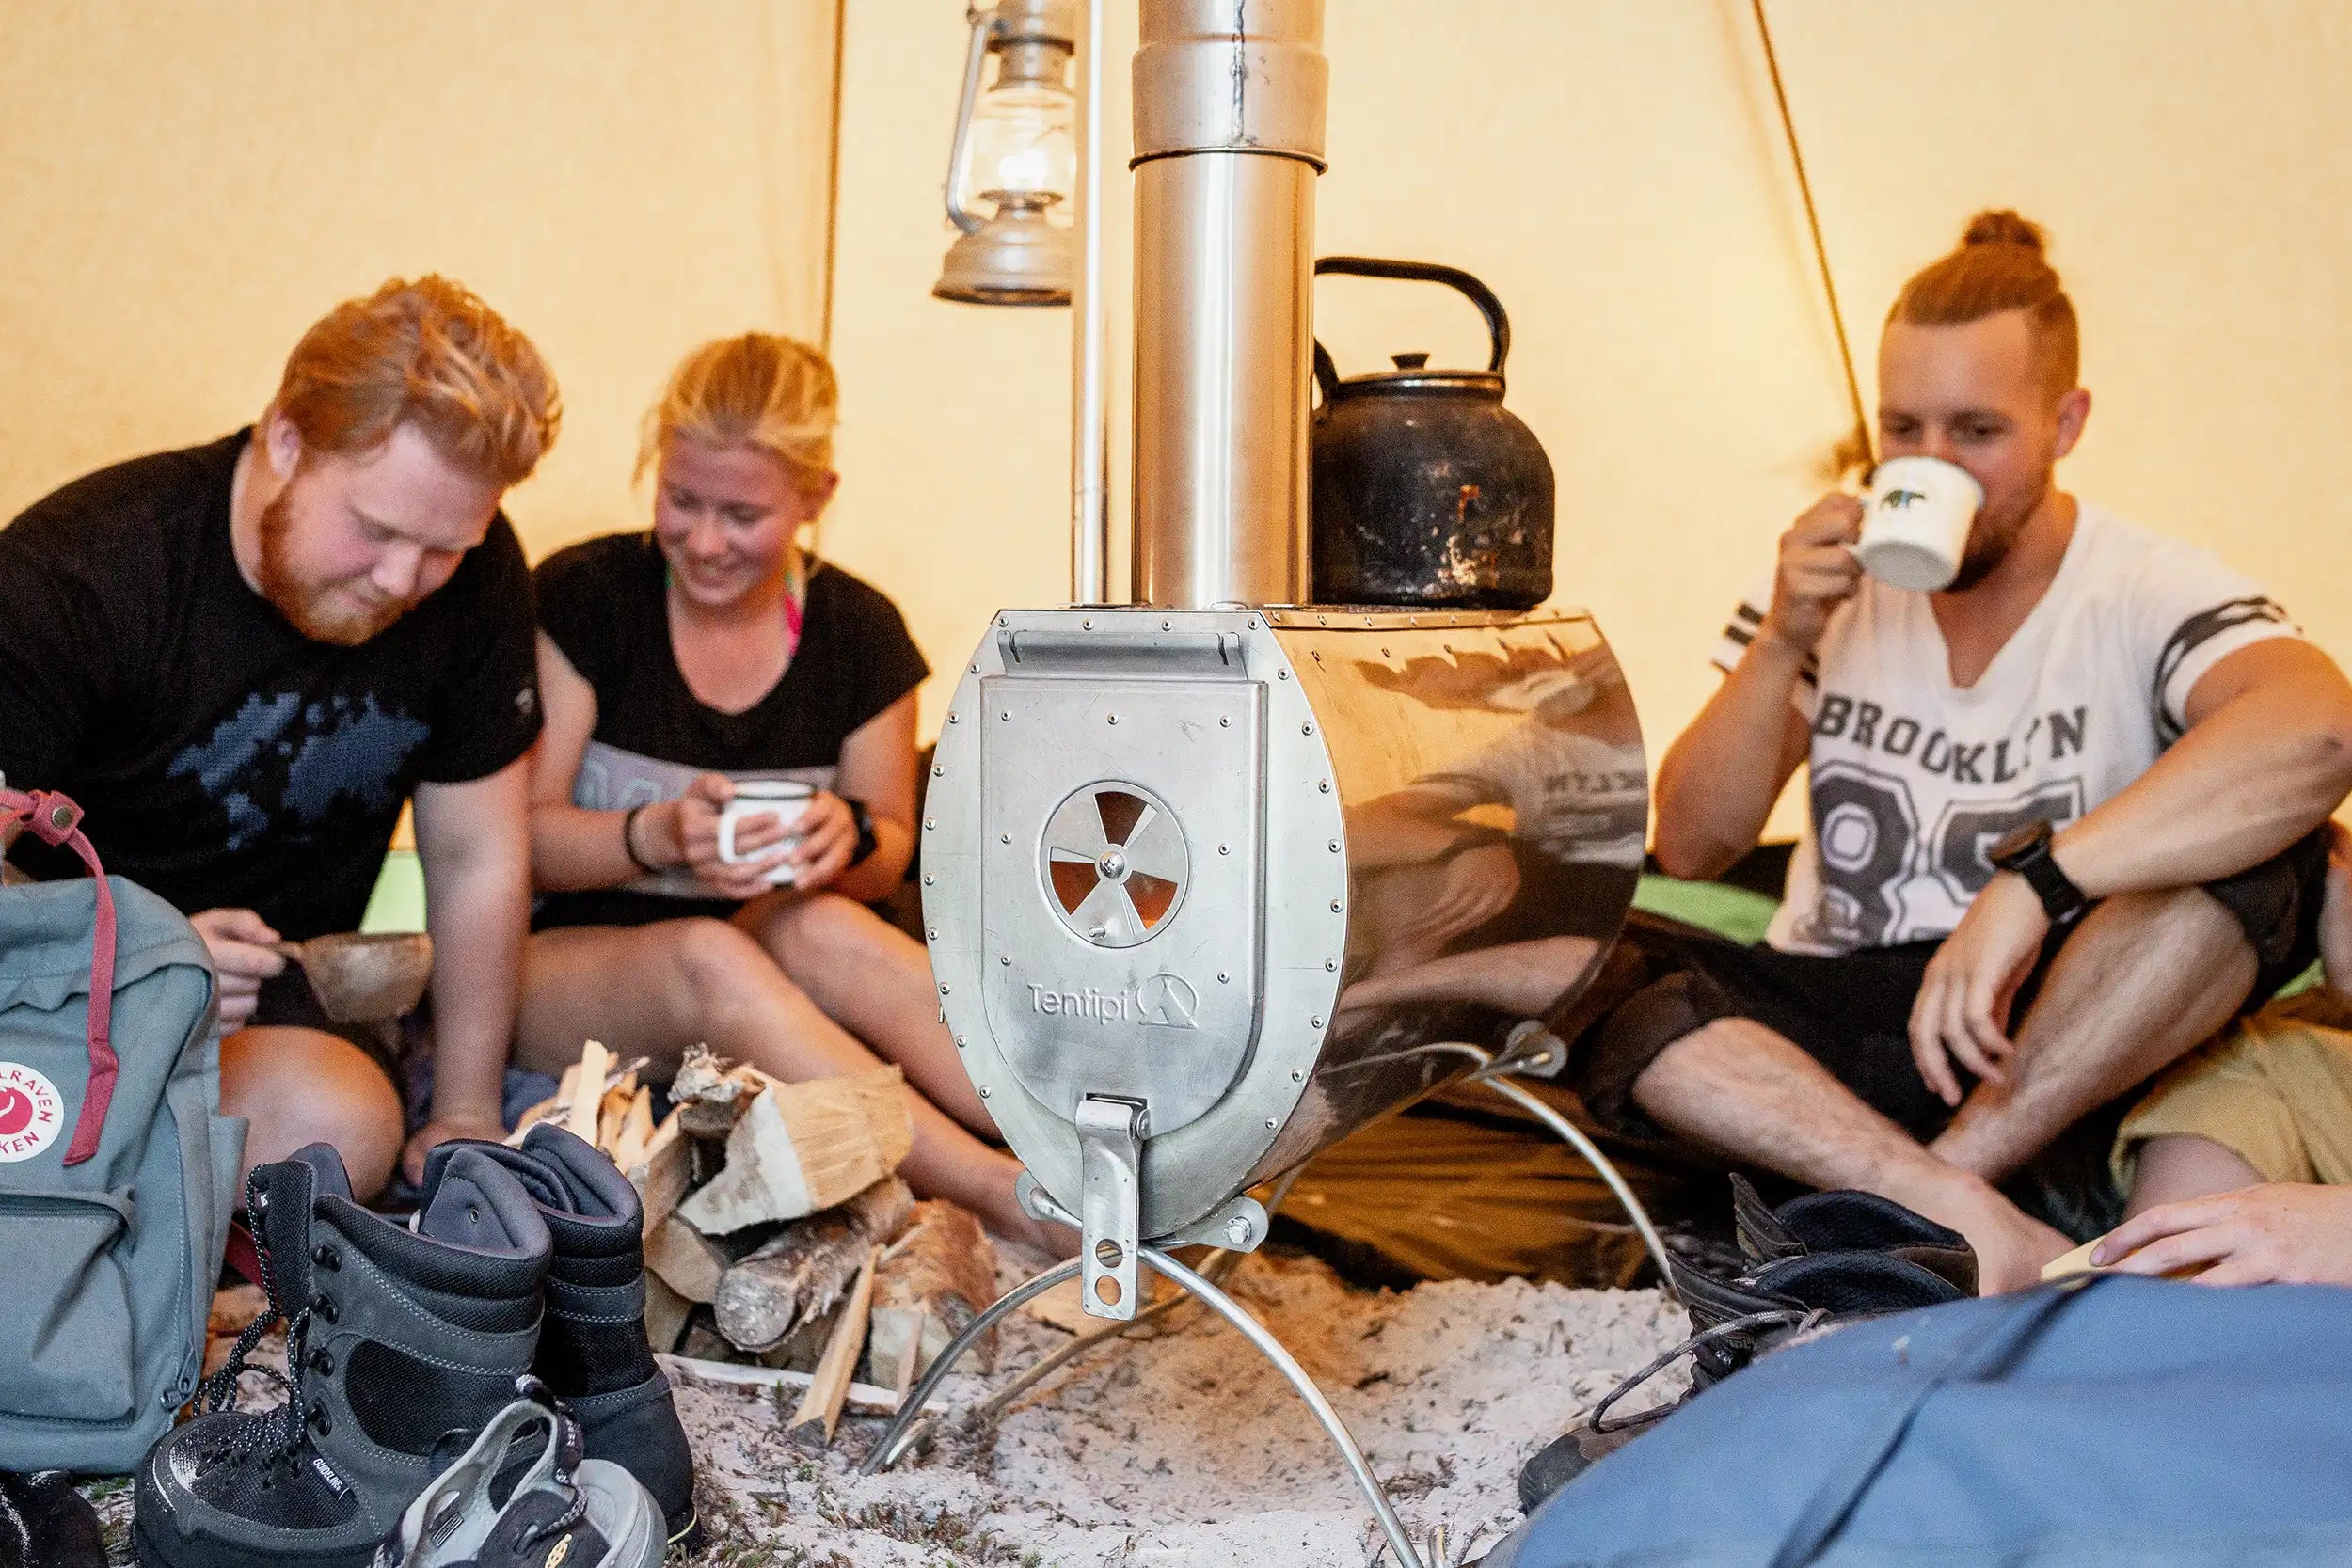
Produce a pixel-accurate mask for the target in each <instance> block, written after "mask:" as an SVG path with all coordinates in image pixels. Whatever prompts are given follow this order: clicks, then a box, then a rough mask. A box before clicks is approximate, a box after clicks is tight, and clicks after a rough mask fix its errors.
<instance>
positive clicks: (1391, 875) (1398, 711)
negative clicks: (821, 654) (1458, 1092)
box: [923, 608, 1647, 1316]
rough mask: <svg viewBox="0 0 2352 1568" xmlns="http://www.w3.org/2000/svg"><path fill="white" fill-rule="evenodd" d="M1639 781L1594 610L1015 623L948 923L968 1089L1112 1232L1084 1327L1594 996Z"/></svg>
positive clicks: (930, 806) (1242, 1240) (958, 750)
mask: <svg viewBox="0 0 2352 1568" xmlns="http://www.w3.org/2000/svg"><path fill="white" fill-rule="evenodd" d="M1646 784H1647V772H1646V768H1645V761H1644V757H1643V752H1642V744H1641V736H1640V732H1639V729H1638V727H1637V726H1636V724H1635V721H1634V719H1633V713H1632V706H1631V704H1630V702H1629V700H1628V698H1627V694H1626V691H1625V687H1624V684H1623V682H1622V680H1621V679H1620V678H1619V677H1618V674H1617V672H1616V667H1615V663H1614V660H1613V657H1611V655H1610V653H1609V650H1608V647H1607V644H1606V643H1605V642H1604V641H1602V639H1601V637H1600V634H1599V632H1598V631H1597V628H1596V627H1595V626H1594V625H1593V623H1592V621H1591V620H1590V618H1589V617H1587V616H1585V615H1582V614H1581V613H1578V612H1574V611H1561V612H1537V613H1535V614H1532V615H1519V616H1497V615H1479V614H1460V615H1446V614H1432V613H1428V612H1414V613H1405V612H1400V611H1392V610H1391V611H1380V610H1334V609H1327V608H1326V609H1304V610H1298V609H1285V608H1265V609H1258V610H1250V609H1234V610H1151V609H1118V610H1105V609H1084V610H1021V611H1008V612H1006V613H1004V614H1002V615H1000V616H998V617H997V619H996V622H995V625H994V626H993V628H992V631H991V634H990V636H989V637H988V638H987V640H986V641H984V642H983V643H982V644H981V646H980V648H979V650H978V652H977V656H976V657H974V659H973V660H972V662H971V664H970V666H969V667H968V668H967V670H966V672H965V673H964V676H963V678H962V681H961V684H960V685H959V687H958V688H957V690H956V694H955V698H954V700H953V703H952V704H951V706H950V710H949V715H948V721H947V723H946V726H945V728H944V729H943V731H942V735H941V738H940V744H939V749H938V752H937V754H936V757H935V759H934V764H933V769H932V777H931V778H930V781H929V788H928V791H927V794H926V798H925V802H924V813H923V883H924V886H923V901H924V919H925V927H926V930H927V934H928V936H929V939H930V957H931V963H932V968H933V970H934V972H935V974H936V976H937V979H938V982H939V990H940V1002H941V1006H942V1009H943V1010H944V1012H945V1014H946V1019H947V1022H948V1024H949V1026H950V1028H951V1030H952V1031H953V1033H954V1035H955V1037H956V1042H957V1045H958V1046H959V1048H960V1049H961V1053H962V1061H963V1064H964V1066H965V1068H966V1069H968V1070H969V1071H970V1073H971V1075H972V1078H973V1081H974V1082H975V1084H977V1085H978V1086H979V1089H980V1093H981V1094H982V1095H983V1096H984V1097H985V1098H986V1100H987V1102H988V1105H989V1108H990V1110H991V1112H992V1114H993V1116H994V1117H995V1119H996V1122H997V1125H998V1127H999V1128H1000V1129H1002V1131H1003V1132H1004V1134H1005V1137H1006V1139H1007V1141H1008V1142H1009V1143H1010V1145H1011V1146H1012V1148H1013V1150H1014V1152H1015V1153H1016V1154H1018V1155H1019V1156H1020V1158H1021V1160H1022V1162H1023V1164H1025V1165H1026V1166H1027V1168H1028V1170H1029V1172H1030V1174H1031V1175H1032V1176H1033V1177H1034V1178H1035V1180H1036V1181H1037V1182H1038V1184H1039V1185H1040V1186H1041V1187H1042V1188H1043V1190H1044V1192H1045V1193H1046V1194H1047V1195H1048V1196H1050V1197H1051V1198H1052V1199H1053V1200H1054V1202H1055V1203H1056V1204H1057V1205H1058V1206H1059V1207H1060V1208H1062V1209H1063V1210H1065V1211H1067V1212H1071V1213H1074V1214H1078V1215H1080V1216H1082V1218H1083V1219H1084V1220H1085V1222H1086V1224H1085V1228H1086V1231H1087V1240H1088V1243H1089V1244H1088V1246H1087V1248H1086V1251H1085V1254H1084V1257H1085V1259H1086V1286H1085V1291H1084V1297H1085V1299H1086V1301H1087V1305H1088V1309H1089V1310H1090V1311H1094V1312H1098V1313H1103V1314H1104V1315H1114V1314H1115V1315H1120V1316H1124V1315H1125V1313H1126V1311H1131V1310H1132V1309H1133V1307H1132V1304H1133V1301H1134V1297H1135V1293H1136V1292H1135V1286H1136V1280H1135V1275H1134V1259H1135V1254H1136V1247H1137V1244H1138V1243H1142V1242H1157V1243H1175V1242H1205V1243H1212V1244H1216V1245H1240V1246H1254V1245H1255V1244H1256V1243H1257V1241H1258V1240H1260V1239H1262V1238H1263V1227H1264V1216H1263V1212H1259V1211H1258V1209H1257V1206H1256V1205H1255V1204H1254V1203H1251V1202H1249V1201H1248V1199H1247V1198H1246V1197H1245V1196H1244V1195H1245V1194H1246V1193H1247V1192H1248V1189H1249V1188H1251V1187H1252V1186H1255V1185H1257V1184H1259V1183H1261V1182H1263V1181H1266V1180H1271V1179H1273V1178H1275V1177H1277V1176H1279V1175H1281V1174H1282V1173H1284V1172H1285V1171H1288V1170H1290V1169H1292V1168H1294V1167H1295V1166H1296V1165H1298V1164H1301V1163H1302V1162H1304V1161H1305V1160H1306V1159H1307V1158H1308V1157H1309V1156H1311V1155H1312V1154H1313V1153H1315V1152H1316V1151H1317V1150H1319V1149H1321V1148H1325V1147H1327V1145H1329V1144H1331V1143H1333V1142H1335V1141H1336V1140H1338V1139H1339V1138H1342V1137H1344V1136H1345V1135H1346V1134H1347V1133H1349V1132H1353V1131H1355V1130H1356V1129H1357V1128H1359V1127H1361V1126H1362V1125H1364V1124H1365V1123H1366V1122H1368V1121H1371V1120H1373V1119H1374V1118H1375V1117H1380V1116H1382V1115H1385V1114H1387V1113H1388V1112H1390V1111H1392V1110H1395V1109H1397V1108H1398V1107H1400V1106H1402V1105H1405V1104H1407V1103H1409V1102H1411V1101H1414V1100H1416V1099H1419V1098H1421V1097H1422V1095H1425V1094H1427V1093H1428V1092H1430V1091H1431V1090H1433V1089H1436V1088H1438V1087H1439V1086H1441V1085H1444V1084H1446V1083H1448V1082H1450V1081H1451V1080H1453V1079H1454V1078H1457V1077H1460V1076H1461V1075H1463V1074H1464V1073H1465V1072H1468V1071H1470V1069H1472V1068H1473V1067H1474V1066H1475V1065H1476V1061H1475V1058H1474V1057H1473V1056H1472V1055H1470V1053H1465V1052H1463V1051H1461V1050H1458V1049H1455V1046H1456V1044H1457V1042H1468V1043H1470V1044H1473V1045H1480V1046H1484V1047H1486V1049H1488V1050H1496V1051H1499V1050H1501V1049H1502V1048H1503V1046H1504V1044H1505V1041H1506V1038H1507V1037H1508V1035H1509V1033H1510V1031H1511V1030H1512V1029H1513V1028H1514V1026H1516V1025H1518V1024H1520V1023H1522V1022H1525V1021H1528V1020H1540V1019H1541V1018H1543V1017H1544V1016H1545V1015H1546V1014H1548V1013H1549V1012H1550V1011H1551V1010H1552V1009H1553V1008H1555V1007H1556V1006H1559V1005H1560V1004H1561V1002H1562V1001H1563V1000H1564V999H1566V998H1570V997H1572V996H1573V995H1574V994H1575V993H1576V992H1577V991H1579V990H1581V988H1582V986H1583V983H1584V981H1585V978H1586V976H1587V974H1589V972H1590V970H1591V969H1592V967H1593V966H1594V965H1595V964H1596V963H1597V961H1598V958H1599V957H1600V955H1601V953H1602V951H1603V949H1604V947H1605V945H1606V944H1607V942H1609V941H1610V940H1611V939H1612V938H1613V936H1614V935H1615V933H1616V930H1617V927H1618V926H1619V924H1620V923H1621V921H1622V920H1623V918H1624V915H1625V912H1626V910H1627V908H1628V906H1629V902H1630V899H1631V895H1632V892H1633V887H1634V883H1635V880H1636V878H1637V877H1638V875H1639V871H1640V865H1641V855H1642V845H1643V840H1644V835H1645V829H1646V826H1647V787H1646ZM1122 1168H1124V1169H1125V1170H1127V1171H1128V1173H1129V1174H1128V1175H1127V1176H1125V1177H1123V1178H1122V1177H1121V1176H1120V1175H1119V1174H1117V1173H1118V1171H1120V1169H1122ZM1105 1241H1107V1242H1109V1243H1112V1245H1111V1246H1110V1247H1107V1248H1106V1247H1104V1246H1103V1245H1102V1244H1101V1243H1104V1242H1105ZM1105 1281H1107V1284H1105V1283H1104V1282H1105ZM1122 1308H1123V1310H1122Z"/></svg>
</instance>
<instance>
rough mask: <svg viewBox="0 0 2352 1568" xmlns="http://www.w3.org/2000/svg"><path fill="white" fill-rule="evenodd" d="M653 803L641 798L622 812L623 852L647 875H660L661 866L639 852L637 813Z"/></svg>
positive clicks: (632, 863)
mask: <svg viewBox="0 0 2352 1568" xmlns="http://www.w3.org/2000/svg"><path fill="white" fill-rule="evenodd" d="M651 804H653V802H652V801H650V800H641V801H639V802H638V803H637V804H636V805H633V806H631V807H629V808H628V810H627V811H625V812H623V813H622V814H621V852H622V853H623V854H625V855H627V856H628V860H629V863H630V864H631V865H634V866H635V867H637V869H638V870H640V871H642V872H644V874H645V875H646V876H648V877H659V876H660V875H661V867H660V866H658V865H655V864H653V863H651V862H649V861H647V860H646V859H645V857H644V856H643V855H641V854H639V853H638V852H637V814H638V813H640V812H642V811H644V809H645V808H646V807H647V806H649V805H651Z"/></svg>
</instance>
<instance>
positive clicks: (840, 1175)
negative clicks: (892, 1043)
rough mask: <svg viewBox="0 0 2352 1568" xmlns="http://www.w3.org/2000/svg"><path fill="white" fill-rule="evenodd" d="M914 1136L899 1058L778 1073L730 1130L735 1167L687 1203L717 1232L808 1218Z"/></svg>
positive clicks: (880, 1172)
mask: <svg viewBox="0 0 2352 1568" xmlns="http://www.w3.org/2000/svg"><path fill="white" fill-rule="evenodd" d="M681 1119H683V1110H681ZM913 1147H914V1119H913V1117H911V1116H910V1115H909V1114H908V1111H907V1102H906V1091H905V1080H904V1076H903V1075H902V1074H901V1073H900V1072H899V1070H898V1069H897V1068H896V1067H884V1068H877V1069H874V1070H873V1071H871V1072H862V1073H856V1074H853V1075H850V1076H848V1077H843V1078H814V1079H809V1080H807V1081H805V1082H803V1083H798V1084H780V1083H775V1082H773V1081H770V1082H769V1083H768V1086H767V1087H766V1088H765V1089H763V1090H762V1091H761V1092H760V1094H759V1095H758V1096H757V1097H756V1098H755V1099H754V1100H753V1101H752V1103H751V1108H750V1109H749V1110H747V1111H746V1112H744V1114H743V1118H742V1119H741V1120H740V1121H739V1122H737V1123H736V1124H735V1130H734V1131H733V1132H730V1133H729V1134H728V1135H727V1160H726V1165H725V1167H724V1168H723V1169H722V1170H721V1171H720V1172H719V1173H718V1175H716V1176H715V1177H713V1178H712V1179H711V1180H709V1181H708V1182H707V1183H706V1184H705V1185H704V1186H703V1187H701V1188H700V1189H699V1190H698V1191H696V1192H695V1193H693V1194H692V1195H691V1196H689V1197H688V1198H687V1199H686V1200H685V1201H684V1202H682V1203H680V1204H679V1205H678V1211H677V1212H679V1213H680V1214H682V1215H684V1216H685V1217H686V1219H687V1222H688V1223H689V1224H691V1225H692V1226H693V1227H695V1228H696V1229H698V1230H701V1231H702V1232H703V1233H704V1234H706V1235H713V1236H716V1235H723V1234H725V1233H726V1232H728V1231H731V1230H739V1229H741V1228H742V1227H745V1226H747V1225H756V1224H758V1223H759V1222H760V1221H762V1220H789V1219H798V1218H799V1217H800V1216H801V1215H803V1214H813V1213H815V1212H818V1210H820V1209H830V1208H832V1207H833V1206H834V1204H836V1203H839V1202H841V1201H842V1200H843V1199H845V1198H848V1197H850V1196H851V1195H853V1194H855V1193H859V1192H862V1191H864V1190H865V1189H866V1188H867V1187H870V1186H872V1185H873V1184H874V1183H875V1182H877V1181H879V1180H882V1178H883V1177H885V1176H888V1175H889V1174H890V1173H891V1172H892V1171H894V1170H896V1169H897V1168H898V1162H899V1161H901V1160H903V1159H905V1158H906V1155H907V1151H908V1150H909V1149H910V1148H913Z"/></svg>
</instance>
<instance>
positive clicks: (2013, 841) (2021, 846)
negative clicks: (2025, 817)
mask: <svg viewBox="0 0 2352 1568" xmlns="http://www.w3.org/2000/svg"><path fill="white" fill-rule="evenodd" d="M2057 837H2058V831H2057V830H2056V829H2054V828H2052V827H2051V826H2050V824H2049V823H2047V822H2028V823H2026V825H2025V826H2024V827H2022V828H2015V829H2011V830H2010V832H2006V833H2003V834H2002V835H2001V836H2000V837H1998V838H1996V839H1994V841H1993V847H1991V848H1989V849H1987V850H1986V851H1985V855H1984V858H1985V859H1986V860H1989V861H1991V862H1992V863H1993V864H1994V868H1995V869H1996V870H2001V871H2014V872H2016V873H2017V874H2018V875H2019V876H2020V877H2023V878H2025V879H2026V886H2028V887H2030V888H2032V889H2033V891H2034V896H2036V897H2038V898H2040V899H2041V900H2042V911H2043V912H2044V913H2046V914H2048V915H2049V917H2050V924H2052V925H2053V926H2063V925H2065V924H2066V923H2067V922H2068V921H2070V920H2073V919H2074V918H2075V917H2076V916H2077V915H2079V914H2081V913H2082V912H2083V911H2085V910H2087V909H2089V908H2090V898H2089V896H2088V895H2085V894H2084V892H2083V890H2082V889H2080V888H2078V887H2076V886H2075V885H2074V879H2073V878H2072V877H2069V876H2068V875H2067V874H2066V873H2065V872H2064V871H2062V870H2060V869H2059V868H2058V861H2057V859H2056V858H2055V857H2054V856H2052V855H2051V853H2050V845H2051V843H2052V841H2053V840H2055V839H2056V838H2057Z"/></svg>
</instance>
